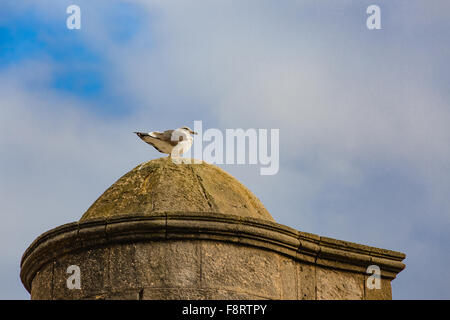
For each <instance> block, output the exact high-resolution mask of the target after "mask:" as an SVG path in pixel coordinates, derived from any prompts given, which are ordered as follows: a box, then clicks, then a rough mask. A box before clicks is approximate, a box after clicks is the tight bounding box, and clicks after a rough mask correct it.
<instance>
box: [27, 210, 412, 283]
mask: <svg viewBox="0 0 450 320" xmlns="http://www.w3.org/2000/svg"><path fill="white" fill-rule="evenodd" d="M180 239H189V240H215V241H223V242H228V243H235V244H241V245H244V246H254V247H258V248H262V249H265V250H271V251H275V252H277V253H279V254H282V255H285V256H288V257H290V258H293V259H295V260H297V261H302V262H306V263H309V264H315V265H318V266H324V267H329V268H333V269H339V270H344V271H350V272H354V273H361V274H365V275H366V270H367V267H368V266H369V265H372V264H375V265H378V266H379V267H380V269H381V276H382V278H385V279H389V280H392V279H394V278H395V277H396V275H397V274H398V273H399V272H400V271H402V270H403V269H404V268H405V265H404V264H403V263H402V262H401V261H402V260H403V259H404V258H405V254H403V253H401V252H396V251H391V250H386V249H379V248H375V247H370V246H365V245H361V244H356V243H352V242H348V241H342V240H336V239H332V238H327V237H321V236H318V235H315V234H311V233H307V232H302V231H298V230H295V229H293V228H290V227H287V226H284V225H281V224H278V223H274V222H270V221H267V220H262V219H256V218H247V217H241V216H233V215H229V214H222V213H211V212H199V213H192V212H190V213H186V212H178V213H173V212H170V213H166V212H161V213H155V214H152V215H139V214H136V215H129V214H127V215H123V216H116V217H114V218H108V219H92V220H86V221H80V222H72V223H68V224H64V225H62V226H59V227H57V228H54V229H52V230H49V231H47V232H45V233H43V234H42V235H41V236H39V237H38V238H37V239H36V240H34V241H33V243H32V244H31V245H30V246H29V247H28V249H27V250H26V251H25V253H24V254H23V257H22V260H21V272H20V277H21V280H22V283H23V284H24V286H25V288H26V289H27V290H28V291H29V292H31V283H32V281H33V279H34V277H35V275H36V273H37V272H38V271H39V270H40V269H41V268H42V267H43V266H44V265H46V264H47V263H49V262H50V261H51V260H52V259H55V258H57V257H59V256H62V255H66V254H69V253H71V252H74V251H80V250H87V249H91V248H96V247H101V246H105V245H109V244H117V243H130V242H141V241H170V240H180Z"/></svg>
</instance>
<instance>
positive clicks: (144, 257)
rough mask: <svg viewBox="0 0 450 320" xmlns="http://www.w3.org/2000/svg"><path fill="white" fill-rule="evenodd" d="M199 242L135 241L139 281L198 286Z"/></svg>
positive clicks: (158, 285)
mask: <svg viewBox="0 0 450 320" xmlns="http://www.w3.org/2000/svg"><path fill="white" fill-rule="evenodd" d="M199 246H200V243H199V242H198V241H189V240H187V241H167V242H150V243H138V244H136V264H137V266H138V269H139V270H140V274H139V283H140V285H142V284H144V286H145V287H188V288H189V287H191V288H192V287H199V286H200V259H201V257H200V248H199Z"/></svg>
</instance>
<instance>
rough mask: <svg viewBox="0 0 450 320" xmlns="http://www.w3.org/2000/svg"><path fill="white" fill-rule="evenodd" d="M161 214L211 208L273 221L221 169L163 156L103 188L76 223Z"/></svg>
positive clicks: (249, 193)
mask: <svg viewBox="0 0 450 320" xmlns="http://www.w3.org/2000/svg"><path fill="white" fill-rule="evenodd" d="M161 212H186V213H189V212H216V213H224V214H232V215H238V216H242V217H252V218H259V219H265V220H269V221H274V220H273V218H272V216H271V215H270V214H269V212H268V211H267V210H266V208H265V207H264V206H263V204H262V203H261V202H260V201H259V199H258V198H256V197H255V195H253V194H252V193H251V192H250V191H249V190H248V189H247V188H246V187H245V186H243V185H242V184H241V183H240V182H239V181H237V180H236V179H235V178H234V177H232V176H231V175H229V174H228V173H226V172H225V171H223V170H222V169H220V168H218V167H216V166H214V165H211V164H207V163H205V162H202V163H200V164H175V163H173V162H172V161H171V160H170V159H169V158H160V159H155V160H151V161H148V162H146V163H143V164H141V165H139V166H137V167H135V168H134V169H133V170H131V171H130V172H128V173H127V174H125V175H124V176H123V177H121V178H120V179H119V180H118V181H117V182H116V183H114V184H113V185H112V186H111V187H109V188H108V189H107V190H106V191H105V192H104V193H103V194H102V195H101V196H100V197H99V198H98V199H97V200H96V201H95V202H94V204H92V206H91V207H90V208H89V209H88V210H87V211H86V213H85V214H84V215H83V216H82V217H81V219H80V221H85V220H89V219H96V218H109V217H114V216H118V215H124V214H125V215H126V214H130V215H135V214H140V215H152V214H156V213H161Z"/></svg>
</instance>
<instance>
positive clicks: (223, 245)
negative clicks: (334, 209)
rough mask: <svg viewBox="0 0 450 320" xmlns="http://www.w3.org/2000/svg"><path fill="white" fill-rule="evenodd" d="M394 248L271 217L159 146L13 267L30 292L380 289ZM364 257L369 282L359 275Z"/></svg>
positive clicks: (220, 179)
mask: <svg viewBox="0 0 450 320" xmlns="http://www.w3.org/2000/svg"><path fill="white" fill-rule="evenodd" d="M404 258H405V255H404V254H403V253H400V252H395V251H390V250H385V249H378V248H374V247H369V246H365V245H360V244H355V243H351V242H346V241H340V240H335V239H331V238H326V237H320V236H318V235H314V234H310V233H306V232H302V231H298V230H295V229H292V228H289V227H287V226H283V225H280V224H278V223H276V222H275V221H274V219H273V218H272V216H271V215H270V214H269V212H268V211H267V210H266V209H265V208H264V206H263V205H262V203H261V202H260V201H259V200H258V199H257V198H256V197H255V196H254V195H253V194H252V193H251V192H250V191H249V190H248V189H247V188H246V187H244V186H243V185H242V184H241V183H239V182H238V181H237V180H236V179H235V178H233V177H232V176H230V175H229V174H227V173H226V172H224V171H223V170H221V169H219V168H218V167H216V166H213V165H209V164H206V163H202V164H192V165H188V164H179V165H177V164H174V163H172V162H171V161H170V160H169V159H168V158H161V159H157V160H152V161H149V162H147V163H144V164H142V165H139V166H138V167H136V168H134V169H133V170H132V171H130V172H128V173H127V174H125V175H124V176H123V177H122V178H120V179H119V180H118V181H117V182H116V183H114V184H113V185H112V186H111V187H110V188H109V189H107V190H106V191H105V193H104V194H103V195H102V196H100V197H99V198H98V199H97V201H95V203H94V204H93V205H92V206H91V207H90V208H89V209H88V210H87V212H86V213H85V214H84V215H83V216H82V218H81V219H80V221H78V222H73V223H69V224H65V225H62V226H60V227H57V228H55V229H53V230H50V231H48V232H46V233H44V234H42V235H41V236H39V237H38V238H37V239H36V240H35V241H34V242H33V243H32V244H31V245H30V247H29V248H28V249H27V250H26V251H25V253H24V255H23V257H22V262H21V279H22V282H23V284H24V286H25V288H26V289H27V290H28V291H29V292H30V293H31V299H391V297H392V295H391V281H392V280H393V279H394V278H395V277H396V275H397V274H398V273H399V272H400V271H401V270H402V269H403V268H404V267H405V266H404V264H403V263H402V260H403V259H404ZM370 265H376V266H378V267H379V268H380V271H381V281H380V287H379V289H377V288H372V289H370V288H369V287H368V286H367V285H366V283H367V280H368V277H370V276H371V275H370V274H367V273H366V272H367V267H368V266H370ZM70 266H75V267H76V268H78V270H79V284H80V286H79V289H78V288H73V287H71V286H70V285H68V278H69V277H71V272H72V271H71V270H73V269H69V270H68V268H69V267H70ZM68 272H69V273H68ZM369 280H370V279H369ZM69 281H71V280H69Z"/></svg>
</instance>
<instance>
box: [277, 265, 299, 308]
mask: <svg viewBox="0 0 450 320" xmlns="http://www.w3.org/2000/svg"><path fill="white" fill-rule="evenodd" d="M279 275H280V288H281V297H280V298H281V299H283V300H297V298H298V297H297V296H298V289H297V285H298V281H297V264H296V262H295V261H294V260H293V259H289V258H286V257H284V256H280V257H279Z"/></svg>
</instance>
